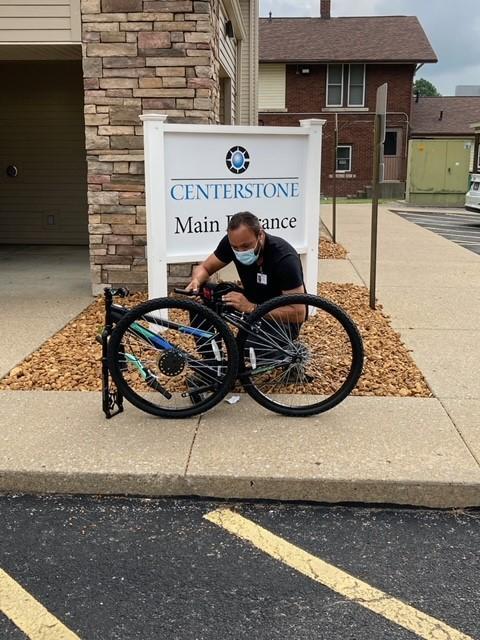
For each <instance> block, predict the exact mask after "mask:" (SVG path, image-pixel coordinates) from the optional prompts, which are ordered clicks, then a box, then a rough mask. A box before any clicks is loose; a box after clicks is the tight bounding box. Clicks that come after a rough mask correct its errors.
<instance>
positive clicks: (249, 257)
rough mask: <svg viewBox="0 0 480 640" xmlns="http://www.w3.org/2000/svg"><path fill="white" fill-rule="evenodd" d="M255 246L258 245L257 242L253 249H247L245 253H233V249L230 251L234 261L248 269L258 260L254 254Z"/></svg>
mask: <svg viewBox="0 0 480 640" xmlns="http://www.w3.org/2000/svg"><path fill="white" fill-rule="evenodd" d="M257 245H258V242H257V244H256V245H255V247H254V248H253V249H247V251H235V249H232V251H233V253H234V254H235V257H236V259H237V260H238V261H239V262H240V263H241V264H244V265H245V266H247V267H248V266H250V265H252V264H253V263H254V262H256V261H257V259H258V255H257V254H256V250H257Z"/></svg>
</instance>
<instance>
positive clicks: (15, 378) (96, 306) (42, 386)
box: [0, 282, 432, 397]
mask: <svg viewBox="0 0 480 640" xmlns="http://www.w3.org/2000/svg"><path fill="white" fill-rule="evenodd" d="M318 293H319V295H322V296H324V297H325V298H327V299H329V300H332V301H333V302H335V303H337V304H338V305H339V306H341V307H343V308H344V309H345V310H346V311H347V313H349V314H350V316H351V317H352V318H353V320H354V321H355V322H356V324H357V326H358V327H359V329H360V332H361V334H362V337H363V341H364V346H365V354H366V363H365V370H364V373H363V375H362V377H361V378H360V381H359V383H358V386H357V388H356V390H355V391H354V395H368V396H371V395H373V396H403V397H407V396H419V397H430V396H431V395H432V393H431V391H430V389H429V388H428V386H427V384H426V382H425V379H424V377H423V375H422V373H421V371H420V370H419V369H418V367H417V366H416V365H415V363H414V362H413V360H412V358H411V356H410V353H409V350H408V349H407V347H406V346H405V345H404V344H403V343H402V341H401V339H400V335H399V334H398V333H397V332H396V331H395V330H394V329H393V328H392V327H391V325H390V321H389V319H388V316H386V315H385V314H384V313H383V312H382V310H381V307H379V308H378V309H377V310H376V311H373V310H371V309H370V307H369V296H368V290H367V289H366V288H365V287H361V286H358V285H353V284H334V283H328V282H327V283H322V284H321V285H319V291H318ZM146 298H147V295H146V294H145V293H135V294H133V295H132V296H130V297H129V298H128V303H127V304H128V306H129V307H132V306H135V305H136V304H139V303H140V302H142V301H144V300H145V299H146ZM102 325H103V299H102V297H99V298H98V299H97V300H95V302H93V303H92V304H91V305H90V306H89V307H87V308H86V309H85V310H84V311H83V312H82V313H81V314H80V315H79V316H77V317H76V318H75V319H74V320H72V321H71V322H70V323H69V324H67V325H66V326H65V327H64V328H63V329H62V330H61V331H59V332H58V333H56V334H55V335H54V336H52V337H51V338H50V339H49V340H47V341H46V342H45V343H44V344H43V345H42V346H41V347H40V348H39V349H38V350H37V351H35V352H34V353H32V354H31V355H29V356H28V357H27V358H25V360H24V361H23V362H22V363H20V364H19V365H17V366H16V367H14V368H13V369H12V370H11V371H10V372H9V373H8V374H7V375H6V376H5V377H4V378H3V379H2V380H0V390H7V389H9V390H33V389H36V390H46V391H51V390H56V391H99V390H100V389H101V364H100V358H101V346H100V345H99V344H98V343H97V342H96V341H95V335H96V334H97V332H99V331H100V330H101V327H102Z"/></svg>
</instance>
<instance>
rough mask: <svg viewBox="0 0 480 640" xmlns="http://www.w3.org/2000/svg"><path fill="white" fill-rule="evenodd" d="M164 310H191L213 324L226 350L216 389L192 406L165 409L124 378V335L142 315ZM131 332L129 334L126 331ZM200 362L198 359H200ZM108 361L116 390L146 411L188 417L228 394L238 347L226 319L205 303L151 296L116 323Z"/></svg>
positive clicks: (150, 314) (157, 414) (236, 364)
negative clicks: (219, 382) (142, 394)
mask: <svg viewBox="0 0 480 640" xmlns="http://www.w3.org/2000/svg"><path fill="white" fill-rule="evenodd" d="M166 309H170V310H172V309H180V310H181V311H185V312H189V313H194V314H196V315H198V316H200V317H202V318H204V319H205V320H206V321H207V322H208V323H210V324H211V325H212V326H213V327H215V329H216V331H218V334H219V336H220V338H221V340H222V341H223V344H224V345H225V350H226V356H227V358H226V371H225V374H224V376H223V378H222V380H221V384H219V386H218V388H217V389H216V390H215V392H213V393H212V395H210V396H209V397H208V398H206V399H205V400H202V401H200V402H198V403H197V404H193V405H192V406H188V407H182V408H178V409H175V408H170V407H169V408H166V407H162V406H158V405H156V404H154V403H152V402H150V401H148V400H147V399H145V398H144V397H142V396H141V395H139V394H138V393H137V392H136V390H135V389H133V388H132V387H131V386H130V384H129V383H128V381H127V380H126V379H125V377H124V371H125V360H122V359H121V358H122V356H121V355H120V354H121V350H122V347H123V339H124V337H125V335H126V334H127V333H128V332H129V330H130V332H131V331H132V324H133V323H135V322H137V323H138V322H139V321H141V320H142V319H144V318H143V316H145V315H146V314H148V317H149V319H150V318H151V317H152V314H153V313H154V312H157V311H161V310H166ZM128 335H130V334H128ZM200 362H201V361H200ZM107 363H108V368H109V371H110V374H111V376H112V379H113V380H114V382H115V384H116V385H117V388H118V389H119V391H120V392H121V393H122V394H123V395H124V397H125V398H126V399H127V400H128V401H129V402H131V404H133V405H134V406H136V407H137V408H138V409H141V410H142V411H145V412H146V413H150V414H152V415H155V416H158V417H162V418H189V417H193V416H196V415H199V414H201V413H205V412H206V411H208V410H209V409H211V408H212V407H214V406H215V405H216V404H218V403H219V402H221V401H222V400H223V398H224V397H225V396H226V395H227V393H228V392H229V390H230V388H231V387H232V385H233V382H234V380H235V379H236V377H237V372H238V350H237V345H236V342H235V337H234V335H233V334H232V332H231V331H230V329H229V327H228V325H227V324H226V322H225V321H224V320H223V319H222V318H221V317H220V316H219V315H217V314H216V313H214V312H213V311H211V310H210V309H208V308H206V307H205V306H203V305H201V304H199V303H197V302H194V301H192V300H181V299H174V298H154V299H152V300H149V301H147V302H145V303H143V304H140V305H138V306H136V307H133V308H132V309H131V310H130V311H129V312H128V313H126V314H125V316H124V317H123V318H122V319H121V320H119V322H118V323H117V324H116V325H115V327H114V329H113V331H112V335H111V336H110V339H109V342H108V349H107ZM145 382H146V383H147V384H148V386H149V387H150V388H153V389H154V390H155V384H156V383H154V384H151V383H150V384H149V382H148V379H145ZM157 386H158V385H157Z"/></svg>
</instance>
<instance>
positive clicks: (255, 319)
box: [237, 294, 364, 416]
mask: <svg viewBox="0 0 480 640" xmlns="http://www.w3.org/2000/svg"><path fill="white" fill-rule="evenodd" d="M307 309H309V312H308V317H307V318H306V315H307V314H306V310H307ZM305 318H306V319H305ZM237 344H238V350H239V355H240V379H241V381H242V384H243V387H244V388H245V391H246V392H247V393H248V394H249V395H250V396H251V397H252V398H253V399H254V400H256V401H257V402H258V403H260V404H261V405H262V406H264V407H266V408H267V409H270V410H271V411H275V412H276V413H281V414H283V415H287V416H310V415H314V414H317V413H322V412H323V411H328V410H329V409H331V408H332V407H334V406H335V405H337V404H338V403H339V402H341V401H342V400H344V398H346V397H347V396H348V394H349V393H350V392H351V391H352V390H353V389H354V387H355V385H356V384H357V381H358V379H359V377H360V375H361V373H362V369H363V357H364V356H363V344H362V339H361V337H360V333H359V331H358V329H357V327H356V326H355V324H354V323H353V321H352V320H351V318H350V317H349V316H348V315H347V314H346V313H345V311H343V310H342V309H340V308H339V307H337V306H336V305H335V304H333V303H331V302H329V301H327V300H325V299H323V298H320V297H318V296H313V295H308V294H299V295H289V296H279V297H278V298H274V299H273V300H269V301H268V302H265V303H264V304H262V305H261V306H259V307H258V309H257V310H256V311H255V312H254V313H252V315H251V316H250V318H249V324H248V327H247V328H246V329H245V330H243V331H241V332H240V333H239V336H238V338H237Z"/></svg>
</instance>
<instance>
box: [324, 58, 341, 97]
mask: <svg viewBox="0 0 480 640" xmlns="http://www.w3.org/2000/svg"><path fill="white" fill-rule="evenodd" d="M327 85H328V87H327V107H341V106H342V104H343V64H329V65H328V79H327Z"/></svg>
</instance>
